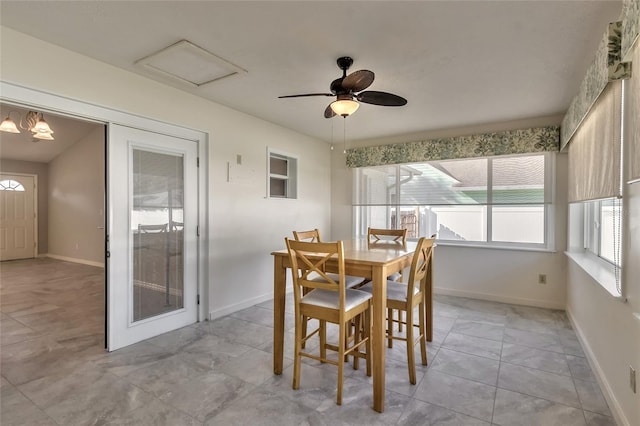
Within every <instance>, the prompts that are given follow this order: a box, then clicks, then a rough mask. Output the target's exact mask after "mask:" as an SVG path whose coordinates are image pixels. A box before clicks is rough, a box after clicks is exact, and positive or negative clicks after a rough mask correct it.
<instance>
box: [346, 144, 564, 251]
mask: <svg viewBox="0 0 640 426" xmlns="http://www.w3.org/2000/svg"><path fill="white" fill-rule="evenodd" d="M553 158H554V157H553V154H551V153H545V154H530V155H519V156H504V157H490V158H473V159H464V160H446V161H431V162H425V163H412V164H401V165H396V166H382V167H364V168H360V169H357V170H356V172H355V174H354V175H355V191H354V200H353V205H354V215H355V223H356V233H357V234H358V236H359V235H365V234H366V230H367V227H368V226H371V227H376V228H404V229H407V230H408V233H407V235H408V237H409V238H419V237H422V236H431V235H433V234H436V235H437V238H438V240H439V242H441V243H451V244H482V245H492V246H509V247H530V248H542V249H544V248H549V247H548V243H549V241H550V240H551V239H550V238H549V234H550V224H549V220H548V218H549V212H548V210H549V206H550V202H551V199H552V197H551V193H552V191H551V188H552V183H551V182H552V170H553V166H552V164H551V162H552V161H553Z"/></svg>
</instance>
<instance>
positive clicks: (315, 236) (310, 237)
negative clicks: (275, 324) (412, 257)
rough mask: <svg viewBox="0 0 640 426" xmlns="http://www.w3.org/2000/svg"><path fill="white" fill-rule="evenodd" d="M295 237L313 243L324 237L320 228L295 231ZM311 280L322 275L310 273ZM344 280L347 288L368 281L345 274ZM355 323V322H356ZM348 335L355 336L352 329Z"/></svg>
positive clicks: (305, 323)
mask: <svg viewBox="0 0 640 426" xmlns="http://www.w3.org/2000/svg"><path fill="white" fill-rule="evenodd" d="M293 238H295V240H296V241H307V242H313V243H321V242H322V239H321V238H320V231H319V230H318V228H316V229H312V230H310V231H293ZM327 275H328V276H330V277H331V278H332V279H333V280H334V281H338V274H333V273H330V272H327ZM309 279H310V280H312V281H313V280H322V277H321V276H319V275H317V274H310V276H309ZM344 281H345V286H346V287H347V288H356V287H358V286H361V285H362V284H364V282H365V281H366V279H365V278H364V277H356V276H353V275H345V276H344ZM303 323H304V324H303V330H304V332H306V330H307V319H306V318H305V319H303ZM354 325H355V324H354ZM347 336H348V337H349V338H351V337H353V334H352V332H351V330H349V332H348V333H347ZM302 347H303V348H304V347H305V345H304V344H303V345H302Z"/></svg>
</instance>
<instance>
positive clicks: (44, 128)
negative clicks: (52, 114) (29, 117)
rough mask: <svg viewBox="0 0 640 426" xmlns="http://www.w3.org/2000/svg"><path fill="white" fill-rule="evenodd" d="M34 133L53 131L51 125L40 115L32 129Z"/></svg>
mask: <svg viewBox="0 0 640 426" xmlns="http://www.w3.org/2000/svg"><path fill="white" fill-rule="evenodd" d="M30 130H31V131H32V132H33V133H53V130H51V127H49V125H48V124H47V122H46V121H44V118H42V117H40V119H39V120H38V122H37V123H36V125H35V126H33V127H32V128H31V129H30Z"/></svg>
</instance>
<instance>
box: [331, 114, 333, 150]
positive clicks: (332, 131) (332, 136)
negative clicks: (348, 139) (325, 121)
mask: <svg viewBox="0 0 640 426" xmlns="http://www.w3.org/2000/svg"><path fill="white" fill-rule="evenodd" d="M331 151H333V120H331Z"/></svg>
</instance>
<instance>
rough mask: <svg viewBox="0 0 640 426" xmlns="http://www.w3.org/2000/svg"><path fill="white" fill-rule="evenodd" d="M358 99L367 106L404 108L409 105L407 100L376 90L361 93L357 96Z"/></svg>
mask: <svg viewBox="0 0 640 426" xmlns="http://www.w3.org/2000/svg"><path fill="white" fill-rule="evenodd" d="M356 99H357V100H359V101H360V102H364V103H365V104H373V105H382V106H402V105H406V104H407V100H406V99H405V98H403V97H401V96H398V95H394V94H393V93H387V92H377V91H375V90H368V91H366V92H362V93H359V94H357V95H356Z"/></svg>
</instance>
